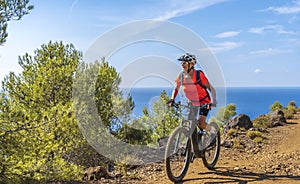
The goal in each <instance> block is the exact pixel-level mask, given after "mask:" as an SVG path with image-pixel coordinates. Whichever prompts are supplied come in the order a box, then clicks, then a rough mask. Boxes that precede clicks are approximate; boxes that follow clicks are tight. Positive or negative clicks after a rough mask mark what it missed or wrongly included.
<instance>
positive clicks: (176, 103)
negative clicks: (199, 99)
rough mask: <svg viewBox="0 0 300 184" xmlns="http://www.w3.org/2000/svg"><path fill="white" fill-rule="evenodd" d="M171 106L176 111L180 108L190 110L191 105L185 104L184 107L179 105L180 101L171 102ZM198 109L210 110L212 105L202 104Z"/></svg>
mask: <svg viewBox="0 0 300 184" xmlns="http://www.w3.org/2000/svg"><path fill="white" fill-rule="evenodd" d="M171 105H172V107H175V108H176V109H178V108H179V107H180V106H182V107H186V108H191V104H190V103H189V104H187V105H185V104H181V102H180V101H179V102H172V103H171ZM199 107H200V108H208V109H210V108H211V107H212V103H207V104H202V105H200V106H199Z"/></svg>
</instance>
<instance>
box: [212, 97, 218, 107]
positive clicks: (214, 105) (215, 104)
mask: <svg viewBox="0 0 300 184" xmlns="http://www.w3.org/2000/svg"><path fill="white" fill-rule="evenodd" d="M211 106H212V107H216V106H217V100H216V99H213V100H212V101H211Z"/></svg>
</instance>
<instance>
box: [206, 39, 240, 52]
mask: <svg viewBox="0 0 300 184" xmlns="http://www.w3.org/2000/svg"><path fill="white" fill-rule="evenodd" d="M242 45H243V43H241V42H222V43H213V44H211V46H210V47H209V48H210V50H211V51H212V52H214V53H218V52H224V51H229V50H232V49H235V48H238V47H241V46H242Z"/></svg>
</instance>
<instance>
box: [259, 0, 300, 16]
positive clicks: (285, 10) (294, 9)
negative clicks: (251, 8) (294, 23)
mask: <svg viewBox="0 0 300 184" xmlns="http://www.w3.org/2000/svg"><path fill="white" fill-rule="evenodd" d="M262 11H271V12H275V13H278V14H292V13H293V14H296V13H299V12H300V0H298V1H294V4H293V5H291V6H280V7H273V6H271V7H269V8H267V9H265V10H262Z"/></svg>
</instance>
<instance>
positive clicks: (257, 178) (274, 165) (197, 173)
mask: <svg viewBox="0 0 300 184" xmlns="http://www.w3.org/2000/svg"><path fill="white" fill-rule="evenodd" d="M266 135H267V138H268V143H267V144H263V146H262V147H261V148H260V149H259V151H258V152H251V153H249V152H246V151H239V150H236V149H225V148H221V154H220V157H219V161H218V164H217V165H216V168H215V170H208V169H206V168H205V167H204V166H203V164H202V160H201V159H196V160H195V161H194V163H192V164H191V165H190V167H189V170H188V173H187V175H186V177H185V178H184V180H183V181H182V183H185V184H196V183H197V184H199V183H239V184H243V183H263V184H267V183H272V184H277V183H278V184H279V183H280V184H281V183H299V184H300V113H298V114H297V115H296V119H293V120H288V124H287V125H286V126H280V127H275V128H271V129H269V133H267V134H266ZM154 168H157V169H156V171H155V172H153V171H151V170H149V171H145V178H143V179H141V180H140V181H134V182H133V183H172V182H170V180H169V179H168V178H167V177H166V174H165V171H164V166H163V164H157V165H156V166H154Z"/></svg>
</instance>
